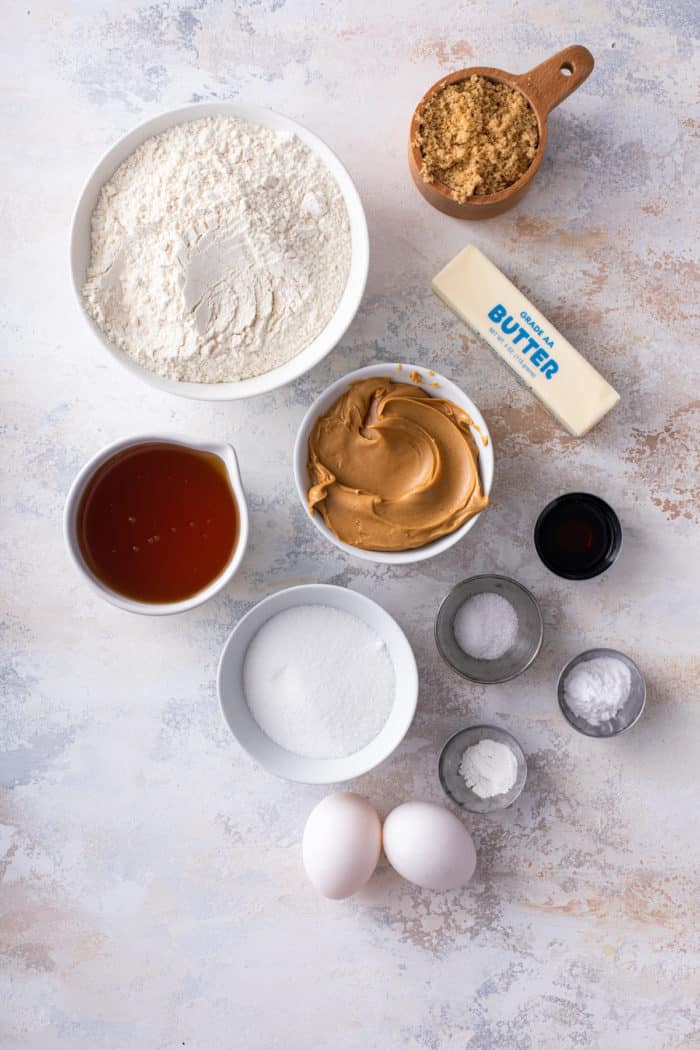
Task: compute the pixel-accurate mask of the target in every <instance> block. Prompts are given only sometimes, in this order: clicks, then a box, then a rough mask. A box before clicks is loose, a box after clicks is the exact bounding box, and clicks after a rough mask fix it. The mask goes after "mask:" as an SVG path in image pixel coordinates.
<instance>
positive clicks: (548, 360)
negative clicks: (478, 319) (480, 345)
mask: <svg viewBox="0 0 700 1050" xmlns="http://www.w3.org/2000/svg"><path fill="white" fill-rule="evenodd" d="M488 317H489V320H490V321H493V322H494V323H495V324H497V325H499V326H500V329H501V331H502V332H503V333H504V334H505V335H507V336H509V337H511V336H512V338H511V339H510V342H509V343H508V340H506V345H508V352H509V353H512V350H513V348H517V350H518V353H519V354H522V355H523V357H527V355H528V354H530V355H531V356H530V358H529V364H530V365H534V366H535V367H536V368H537V370H538V372H540V373H541V374H542V375H543V376H544V377H545V379H551V378H552V376H554V375H556V373H557V372H558V371H559V365H558V364H557V362H556V361H555V360H554V358H553V357H552V356H551V354H550V353H549V352H548V350H545V349H544V346H546V347H548V348H549V350H551V349H552V348H553V346H554V340H553V339H551V338H550V337H549V336H548V335H547V334H546V333H545V332H543V331H542V329H541V328H540V326H539V325H538V324H537V323H536V322H535V321H533V319H532V318H531V317H530V315H529V314H528V313H526V312H525V311H524V310H523V311H522V312H521V314H520V320H523V321H524V322H525V324H526V325H527V326H528V327H529V328H531V329H533V331H535V332H536V333H537V335H538V336H539V337H540V339H541V340H542V343H544V346H542V345H541V344H540V343H538V342H537V340H536V339H534V338H533V337H532V336H531V335H530V333H529V332H528V330H527V328H524V327H523V326H522V325H521V324H520V320H517V319H516V318H515V316H514V315H513V314H509V313H508V311H507V310H506V308H505V306H504V305H503V303H497V304H496V305H495V306H492V307H491V309H490V310H489V313H488ZM523 340H527V342H525V343H524V344H523ZM518 344H523V345H518ZM528 371H529V369H528Z"/></svg>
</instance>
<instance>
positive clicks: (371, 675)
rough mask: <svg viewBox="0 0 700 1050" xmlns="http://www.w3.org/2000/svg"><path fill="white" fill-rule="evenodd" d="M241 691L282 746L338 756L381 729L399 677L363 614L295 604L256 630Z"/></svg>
mask: <svg viewBox="0 0 700 1050" xmlns="http://www.w3.org/2000/svg"><path fill="white" fill-rule="evenodd" d="M243 692H244V694H245V699H246V702H247V704H248V707H249V709H250V713H251V714H252V716H253V718H254V719H255V721H256V722H257V723H258V725H259V726H260V728H261V729H262V731H263V732H264V733H265V734H266V735H267V736H268V737H269V738H270V739H271V740H273V741H274V742H275V743H276V744H279V746H280V747H283V748H285V750H287V751H291V752H293V753H294V754H296V755H302V756H304V757H306V758H343V757H345V756H347V755H352V754H355V752H357V751H360V750H361V749H362V748H363V747H365V746H366V745H367V744H369V743H370V741H372V740H373V739H374V738H375V737H376V736H377V734H378V733H379V732H380V731H381V729H382V728H383V726H384V724H385V723H386V720H387V718H388V717H389V714H390V712H391V708H392V705H393V702H394V696H395V692H396V681H395V673H394V665H393V663H392V660H391V656H390V654H389V651H388V649H387V647H386V644H385V643H384V641H383V640H382V639H381V638H380V637H379V635H378V634H377V633H376V631H374V630H373V629H372V628H371V627H370V626H369V625H368V624H366V623H365V622H364V621H363V620H360V619H359V618H358V617H357V616H353V615H351V614H350V613H347V612H344V611H343V610H341V609H335V608H332V607H330V606H327V605H297V606H295V607H293V608H291V609H285V610H284V611H283V612H280V613H277V614H276V615H275V616H272V617H270V619H269V620H268V621H267V623H265V624H263V626H262V627H261V628H260V630H259V631H258V633H257V634H256V635H255V636H254V638H253V640H252V641H251V643H250V645H249V646H248V650H247V652H246V654H245V659H244V661H243Z"/></svg>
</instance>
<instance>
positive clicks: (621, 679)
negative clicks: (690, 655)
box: [557, 649, 646, 738]
mask: <svg viewBox="0 0 700 1050" xmlns="http://www.w3.org/2000/svg"><path fill="white" fill-rule="evenodd" d="M557 692H558V696H559V707H560V709H561V713H562V714H563V715H564V718H565V719H566V720H567V722H568V723H569V725H571V726H573V727H574V729H577V730H578V732H579V733H583V735H584V736H592V737H598V738H600V737H611V736H617V735H618V734H619V733H623V732H624V731H625V730H626V729H630V728H631V726H633V725H634V724H635V722H637V721H639V719H640V718H641V715H642V711H643V710H644V705H645V703H646V685H645V682H644V676H643V675H642V672H641V671H640V669H639V667H638V666H637V664H636V663H635V662H634V660H631V659H630V657H629V656H626V655H625V654H624V653H621V652H618V650H617V649H588V650H587V651H586V652H584V653H579V655H578V656H575V657H574V658H573V660H570V661H569V663H568V664H567V665H566V667H565V668H564V670H563V671H562V672H561V674H560V676H559V684H558V687H557Z"/></svg>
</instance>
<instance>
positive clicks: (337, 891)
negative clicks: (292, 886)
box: [302, 791, 382, 900]
mask: <svg viewBox="0 0 700 1050" xmlns="http://www.w3.org/2000/svg"><path fill="white" fill-rule="evenodd" d="M381 846H382V825H381V821H380V819H379V817H378V815H377V811H376V810H375V809H374V807H373V806H371V805H370V803H369V802H368V801H367V799H366V798H362V796H361V795H355V794H352V793H351V792H349V791H342V792H339V793H338V794H336V795H327V796H326V797H325V798H324V799H322V800H321V801H320V802H319V803H318V805H317V806H315V807H314V809H312V810H311V813H310V814H309V818H308V820H307V821H306V827H305V828H304V838H303V841H302V857H303V861H304V867H305V868H306V874H307V875H308V877H309V879H310V881H311V883H312V884H313V886H315V888H316V889H317V890H318V892H319V893H320V894H321V895H322V896H324V897H328V898H330V899H331V900H343V899H344V898H345V897H351V896H352V894H353V893H357V891H358V890H359V889H360V887H361V886H364V884H365V883H366V882H367V880H368V878H369V877H370V875H371V874H372V872H373V871H374V869H375V868H376V866H377V861H378V860H379V854H380V851H381Z"/></svg>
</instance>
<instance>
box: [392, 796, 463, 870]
mask: <svg viewBox="0 0 700 1050" xmlns="http://www.w3.org/2000/svg"><path fill="white" fill-rule="evenodd" d="M384 852H385V853H386V855H387V859H388V861H389V863H390V864H391V865H392V867H393V868H395V869H396V871H398V873H399V875H403V877H404V879H408V881H409V882H415V883H416V885H417V886H422V887H423V888H424V889H426V890H455V889H458V888H459V887H460V886H465V885H466V884H467V883H468V882H469V880H470V879H471V877H472V875H473V874H474V870H475V868H476V850H475V849H474V843H473V842H472V838H471V835H470V834H469V832H468V831H467V829H466V828H465V826H464V824H462V822H461V820H459V819H458V818H457V817H456V816H455V815H454V813H451V812H450V811H449V809H445V808H444V806H436V805H434V804H433V803H432V802H404V803H403V805H401V806H397V807H396V809H393V810H392V811H391V813H390V814H389V816H388V817H387V818H386V820H385V821H384Z"/></svg>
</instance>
